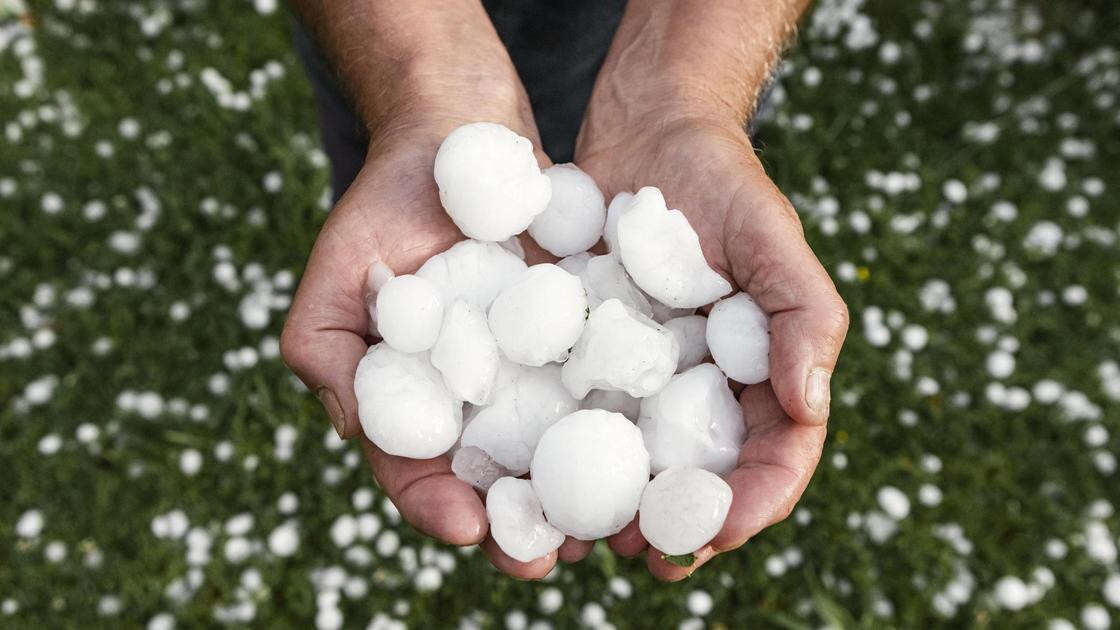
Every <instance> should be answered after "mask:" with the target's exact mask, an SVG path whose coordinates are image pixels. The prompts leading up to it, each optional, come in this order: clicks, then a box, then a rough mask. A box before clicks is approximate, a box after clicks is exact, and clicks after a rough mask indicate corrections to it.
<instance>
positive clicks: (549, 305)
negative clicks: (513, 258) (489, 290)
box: [489, 263, 587, 366]
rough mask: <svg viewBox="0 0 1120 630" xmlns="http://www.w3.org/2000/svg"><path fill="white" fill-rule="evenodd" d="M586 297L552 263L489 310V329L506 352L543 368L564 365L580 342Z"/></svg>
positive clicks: (531, 273) (532, 269)
mask: <svg viewBox="0 0 1120 630" xmlns="http://www.w3.org/2000/svg"><path fill="white" fill-rule="evenodd" d="M586 317H587V296H586V295H585V294H584V291H583V284H582V283H581V282H580V280H579V278H577V277H576V276H573V275H572V274H570V273H568V272H566V271H564V270H563V269H561V268H560V267H557V266H556V265H552V264H547V263H544V264H540V265H533V266H532V267H530V268H529V269H527V270H526V271H525V273H523V274H522V275H521V277H519V278H517V279H516V280H514V281H513V283H511V284H510V285H509V286H507V287H506V288H505V289H503V290H502V292H501V293H500V294H498V297H496V298H495V299H494V303H493V304H492V305H491V306H490V318H489V319H490V330H491V332H493V334H494V339H496V340H497V342H498V347H499V348H501V349H502V353H503V354H505V356H506V357H507V358H508V359H510V360H511V361H515V362H517V363H521V364H524V365H531V366H540V365H544V364H545V363H549V362H550V361H557V360H562V359H563V358H564V356H565V355H566V354H567V352H568V349H569V348H571V347H572V345H574V344H575V343H576V340H577V339H579V337H580V333H581V332H582V331H583V323H584V319H585V318H586Z"/></svg>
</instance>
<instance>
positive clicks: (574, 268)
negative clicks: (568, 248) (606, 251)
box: [556, 252, 594, 276]
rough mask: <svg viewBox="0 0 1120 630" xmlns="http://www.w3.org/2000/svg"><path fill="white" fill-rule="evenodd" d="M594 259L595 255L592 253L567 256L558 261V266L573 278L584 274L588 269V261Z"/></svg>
mask: <svg viewBox="0 0 1120 630" xmlns="http://www.w3.org/2000/svg"><path fill="white" fill-rule="evenodd" d="M593 257H594V254H592V253H591V252H580V253H578V254H572V255H571V256H565V257H564V258H561V259H560V260H558V261H556V266H557V267H559V268H561V269H563V270H564V271H567V272H568V273H570V274H572V275H573V276H578V275H579V274H580V273H582V272H583V270H584V269H586V268H587V261H589V260H591V259H592V258H593Z"/></svg>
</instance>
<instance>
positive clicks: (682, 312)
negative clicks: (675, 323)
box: [649, 300, 696, 324]
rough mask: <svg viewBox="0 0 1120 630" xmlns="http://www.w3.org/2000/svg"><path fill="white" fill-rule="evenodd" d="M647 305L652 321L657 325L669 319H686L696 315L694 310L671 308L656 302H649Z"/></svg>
mask: <svg viewBox="0 0 1120 630" xmlns="http://www.w3.org/2000/svg"><path fill="white" fill-rule="evenodd" d="M649 305H650V308H651V309H652V310H653V321H655V322H657V323H658V324H664V323H665V322H667V321H669V320H670V319H676V318H678V317H687V316H689V315H694V314H695V313H696V309H694V308H673V307H671V306H665V305H664V304H662V303H661V302H658V301H657V300H650V302H649Z"/></svg>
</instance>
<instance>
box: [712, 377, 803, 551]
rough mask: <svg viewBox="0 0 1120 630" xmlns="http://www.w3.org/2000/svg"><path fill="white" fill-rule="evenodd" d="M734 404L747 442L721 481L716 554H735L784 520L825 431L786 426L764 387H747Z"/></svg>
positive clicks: (787, 421) (785, 419)
mask: <svg viewBox="0 0 1120 630" xmlns="http://www.w3.org/2000/svg"><path fill="white" fill-rule="evenodd" d="M740 401H741V402H742V405H743V415H744V417H745V418H746V419H747V424H748V433H747V441H746V442H745V443H744V444H743V447H742V449H741V451H740V453H739V467H738V468H736V469H735V470H734V471H732V473H731V474H730V475H729V476H728V477H727V483H728V484H729V485H730V486H731V493H732V499H731V508H730V509H729V510H728V513H727V519H726V520H725V521H724V523H723V528H722V529H721V530H720V532H719V533H718V534H716V537H715V538H714V539H713V540H712V542H711V546H712V547H713V548H714V549H715V550H716V551H727V550H729V549H735V548H736V547H739V546H740V545H742V544H743V543H745V542H746V541H747V540H748V539H749V538H751V537H752V536H754V535H755V534H757V533H758V532H760V531H762V530H763V529H764V528H766V527H769V526H771V525H773V524H774V523H777V522H779V521H781V520H783V519H785V518H786V517H787V516H789V514H790V512H792V511H793V507H794V505H796V504H797V500H798V499H799V498H801V494H802V493H803V492H804V491H805V486H807V485H808V484H809V479H810V478H811V477H812V475H813V470H815V469H816V467H817V462H818V461H819V460H820V456H821V449H822V447H823V446H824V438H825V427H824V426H823V425H808V424H801V423H798V422H794V421H793V420H791V419H790V418H789V417H788V416H787V415H786V414H785V412H784V411H783V409H782V407H781V405H780V404H779V403H778V400H777V398H775V397H774V392H773V389H771V387H770V386H769V385H768V384H766V383H760V384H758V385H751V386H749V387H747V388H746V389H745V390H744V391H743V395H742V397H741V398H740Z"/></svg>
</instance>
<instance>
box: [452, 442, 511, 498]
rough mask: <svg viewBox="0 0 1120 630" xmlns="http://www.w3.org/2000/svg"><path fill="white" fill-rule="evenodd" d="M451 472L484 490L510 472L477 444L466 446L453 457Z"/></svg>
mask: <svg viewBox="0 0 1120 630" xmlns="http://www.w3.org/2000/svg"><path fill="white" fill-rule="evenodd" d="M451 472H453V473H455V476H456V477H458V478H459V479H462V480H463V481H465V482H467V483H469V484H471V485H472V486H474V487H475V488H478V489H479V490H482V491H483V492H485V491H487V490H489V489H490V486H492V485H494V482H495V481H497V480H499V479H501V478H502V477H508V476H509V474H510V472H509V471H508V470H506V468H505V467H504V466H502V465H501V464H499V463H498V462H496V461H494V458H493V457H490V456H489V455H487V454H486V451H484V450H482V449H480V448H478V447H477V446H464V447H462V448H460V449H458V450H456V451H455V454H454V455H452V457H451Z"/></svg>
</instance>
